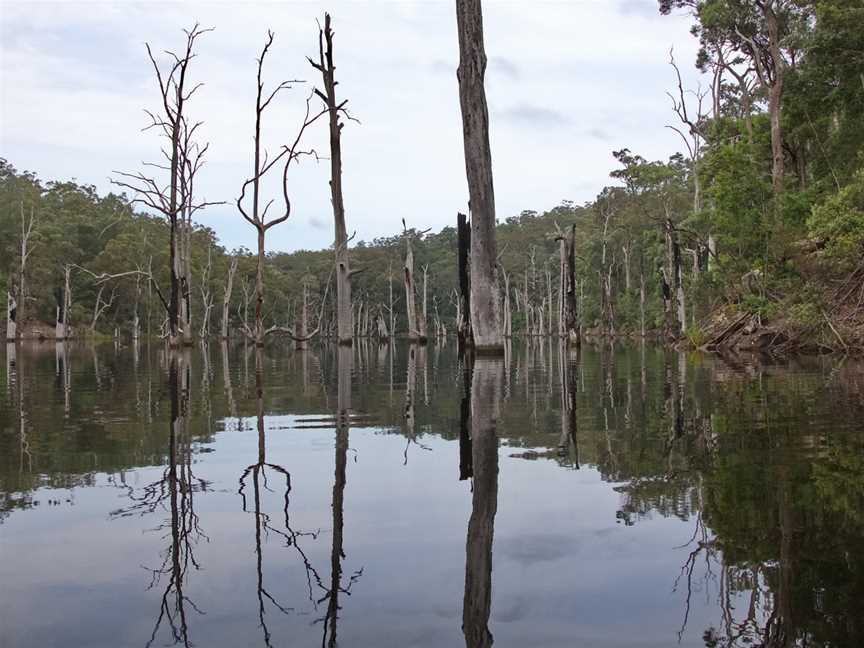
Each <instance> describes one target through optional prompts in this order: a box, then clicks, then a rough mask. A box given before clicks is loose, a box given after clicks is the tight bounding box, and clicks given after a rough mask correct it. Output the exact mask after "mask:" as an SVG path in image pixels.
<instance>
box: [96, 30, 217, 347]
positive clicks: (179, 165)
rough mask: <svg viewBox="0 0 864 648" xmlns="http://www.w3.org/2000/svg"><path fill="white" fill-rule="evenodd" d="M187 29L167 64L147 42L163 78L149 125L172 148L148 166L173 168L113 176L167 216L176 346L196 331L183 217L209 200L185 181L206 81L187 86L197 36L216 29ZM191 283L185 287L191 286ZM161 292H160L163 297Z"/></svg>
mask: <svg viewBox="0 0 864 648" xmlns="http://www.w3.org/2000/svg"><path fill="white" fill-rule="evenodd" d="M183 31H184V33H185V34H186V49H185V51H184V52H183V53H182V56H178V55H177V54H175V53H174V52H166V54H167V55H168V57H169V58H170V64H169V66H168V67H167V69H166V67H165V66H162V67H160V65H159V64H158V63H157V62H156V59H155V58H154V56H153V52H152V51H151V49H150V45H149V44H146V47H147V55H148V56H149V58H150V62H151V63H152V64H153V69H154V70H155V72H156V80H157V82H158V83H159V92H160V95H161V99H162V103H161V107H160V110H159V111H158V112H157V113H153V112H150V111H149V110H148V111H146V112H147V115H148V116H149V117H150V120H151V123H150V125H149V126H147V127H146V128H145V130H149V129H151V128H155V129H157V131H159V132H160V134H161V136H162V137H164V138H165V139H166V140H167V141H168V143H169V144H168V147H167V150H166V149H165V148H163V149H162V155H163V157H164V158H165V160H166V162H167V164H161V163H145V166H148V167H153V168H156V169H159V170H162V171H165V172H167V173H168V181H167V184H165V185H163V184H161V183H160V182H159V181H158V180H157V179H156V178H154V177H152V176H147V175H144V173H142V172H140V171H139V172H136V173H124V172H115V173H117V175H119V176H120V177H121V178H122V180H112V181H111V182H112V183H113V184H115V185H117V186H119V187H123V188H125V189H129V190H131V191H132V192H134V194H135V198H134V199H133V200H132V202H133V203H136V202H137V203H140V204H143V205H145V206H146V207H149V208H150V209H152V210H154V211H156V212H159V213H161V214H163V215H164V216H165V218H166V219H167V220H168V226H169V230H170V235H169V241H170V243H169V246H170V277H171V283H170V287H169V293H168V299H167V300H165V299H162V303H163V306H165V309H166V311H167V315H168V331H167V336H168V343H169V344H170V345H171V346H179V345H180V343H181V336H184V341H191V331H189V330H188V329H189V325H188V324H187V323H186V322H185V321H183V318H182V312H183V311H185V310H186V309H185V308H181V304H180V302H181V300H182V299H185V298H186V296H185V295H184V294H183V287H182V285H181V283H182V281H183V278H184V277H185V272H184V265H183V246H182V242H183V238H182V237H183V234H182V233H181V231H180V230H181V228H183V223H184V222H185V221H182V222H181V218H185V216H183V214H186V213H188V214H189V217H190V218H191V214H192V213H194V212H196V211H198V210H199V209H203V208H204V207H206V206H207V205H209V204H213V203H207V202H206V201H204V202H201V203H197V204H196V203H193V198H192V193H191V191H189V186H190V185H187V184H186V183H184V179H185V178H187V177H188V170H189V163H190V160H189V158H188V155H189V154H190V153H192V146H191V141H192V136H193V135H194V133H195V131H196V130H197V128H198V127H199V126H200V125H201V123H200V122H198V123H195V124H194V125H192V126H189V125H188V124H189V122H188V121H187V118H186V114H185V110H186V104H187V103H188V102H189V100H190V99H191V97H192V95H194V94H195V92H196V91H197V90H198V89H199V88H200V87H201V86H202V85H203V84H201V83H198V84H196V85H194V86H192V88H191V89H188V88H187V83H188V78H187V73H188V69H189V63H191V61H192V59H193V58H194V57H195V54H194V53H193V50H194V47H195V41H196V40H197V39H198V37H199V36H201V35H203V34H205V33H207V32H209V31H212V29H202V28H201V27H199V26H198V25H197V24H196V25H195V26H194V27H193V28H192V29H191V30H183ZM206 149H207V147H206V146H204V147H201V148H200V149H196V161H195V162H194V166H195V168H196V170H197V168H200V164H201V156H203V154H204V152H205V151H206ZM188 289H189V287H188V286H187V287H186V290H188ZM161 297H162V296H161V294H160V298H161Z"/></svg>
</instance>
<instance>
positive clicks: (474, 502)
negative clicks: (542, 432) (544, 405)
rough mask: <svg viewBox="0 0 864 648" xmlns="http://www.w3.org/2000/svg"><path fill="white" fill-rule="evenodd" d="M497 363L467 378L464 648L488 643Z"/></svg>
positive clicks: (482, 361) (483, 362)
mask: <svg viewBox="0 0 864 648" xmlns="http://www.w3.org/2000/svg"><path fill="white" fill-rule="evenodd" d="M502 371H503V362H502V361H501V360H499V359H491V358H484V357H482V356H481V357H478V358H477V359H476V360H475V361H474V366H473V371H472V378H471V464H472V472H473V475H474V481H473V494H472V499H471V518H470V520H469V521H468V537H467V540H466V546H465V597H464V599H463V606H462V632H463V633H464V635H465V645H466V646H467V648H488V647H489V646H491V645H492V642H493V639H492V633H491V632H490V631H489V615H490V612H491V607H492V540H493V535H494V530H495V513H496V512H497V509H498V433H497V425H498V417H499V409H500V401H501V378H502Z"/></svg>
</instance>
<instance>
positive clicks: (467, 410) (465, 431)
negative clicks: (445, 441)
mask: <svg viewBox="0 0 864 648" xmlns="http://www.w3.org/2000/svg"><path fill="white" fill-rule="evenodd" d="M473 359H474V356H473V355H472V354H471V353H470V352H467V351H466V352H465V353H463V354H462V359H461V362H460V366H461V369H462V400H461V401H460V403H459V480H460V481H462V480H465V479H469V478H471V477H473V476H474V471H473V465H472V463H473V460H472V456H471V371H472V369H473V365H474V363H473ZM505 367H506V360H505ZM505 371H506V368H505Z"/></svg>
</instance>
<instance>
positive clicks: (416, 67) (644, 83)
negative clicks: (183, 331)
mask: <svg viewBox="0 0 864 648" xmlns="http://www.w3.org/2000/svg"><path fill="white" fill-rule="evenodd" d="M325 9H326V10H327V11H329V12H330V13H331V15H332V20H333V28H334V32H335V42H334V59H335V64H336V76H337V79H338V81H339V85H338V86H337V93H338V95H339V98H340V100H341V99H347V100H348V104H347V107H348V108H349V110H350V112H351V114H352V115H353V116H354V117H355V118H356V119H357V120H359V122H360V123H355V122H353V121H351V122H348V123H346V125H345V128H344V129H343V131H342V149H343V182H344V196H345V207H346V218H347V222H348V229H349V232H356V238H355V240H356V241H360V240H365V241H371V240H372V239H374V238H376V237H379V236H389V235H393V234H396V233H398V232H399V231H400V230H401V227H402V225H401V220H402V219H403V218H404V219H405V220H406V222H407V223H408V226H409V227H417V228H418V229H426V228H432V229H433V231H438V230H440V229H441V228H442V227H445V226H447V225H453V224H454V223H455V216H456V212H457V211H466V210H467V202H468V188H467V183H466V180H465V166H464V156H463V148H462V126H461V116H460V112H459V98H458V83H457V80H456V66H457V64H458V56H459V50H458V41H457V35H456V17H455V2H454V1H453V0H447V1H438V0H422V1H419V0H415V1H413V2H408V1H389V2H384V1H381V0H368V1H359V0H354V1H348V0H332V1H331V2H328V3H322V2H292V1H285V0H281V1H280V2H255V3H252V2H240V1H237V0H235V1H233V2H205V3H193V2H188V3H163V2H141V3H139V2H124V1H119V0H115V1H114V2H60V3H47V2H36V1H30V2H23V1H18V2H11V1H9V0H0V95H2V96H0V157H4V158H6V159H7V160H8V161H9V162H11V163H12V164H13V165H14V166H15V167H16V168H18V169H19V170H24V169H26V170H30V171H34V172H36V173H37V175H38V176H39V177H40V178H42V179H43V180H46V181H47V180H70V179H74V180H75V181H77V182H79V183H81V184H92V185H95V186H96V188H97V189H98V191H99V192H100V193H107V192H109V191H112V190H114V191H118V189H117V188H116V187H113V186H112V185H111V183H110V179H111V178H112V177H113V178H117V175H116V173H115V172H116V171H137V170H141V169H142V168H143V167H142V166H141V163H142V162H144V161H157V160H158V155H159V146H160V142H159V138H158V136H157V135H156V134H155V133H154V132H153V131H142V128H143V127H144V126H146V125H147V123H148V121H147V117H146V115H145V113H144V109H145V108H147V109H156V108H158V107H159V98H160V97H159V93H158V87H157V85H156V81H155V77H154V74H153V70H152V67H151V65H150V62H149V61H148V59H147V54H146V49H145V45H144V44H145V42H148V43H150V44H151V47H152V48H153V50H154V52H162V51H163V50H178V51H179V50H180V49H181V47H182V46H183V45H184V42H185V41H184V35H183V33H182V29H183V28H184V27H186V28H188V27H191V26H192V25H193V24H195V23H196V22H198V23H200V24H201V26H203V27H213V28H214V31H213V32H211V33H208V34H206V35H204V36H202V37H201V39H200V40H199V41H198V47H197V53H198V56H197V57H196V58H195V59H194V61H193V62H192V64H191V66H190V75H191V77H192V79H191V80H192V81H193V82H195V83H198V82H202V83H204V85H203V87H202V88H201V89H200V90H199V91H198V92H197V93H196V94H195V96H194V98H193V99H192V101H191V102H190V104H189V106H188V111H189V115H190V118H191V119H193V120H196V121H203V122H204V124H203V126H202V127H201V129H200V131H199V133H200V139H201V140H202V141H206V142H209V145H210V148H209V150H208V153H207V158H206V165H205V166H204V168H203V169H202V170H201V172H200V175H199V178H198V182H197V185H198V191H197V193H198V195H199V197H200V198H201V199H206V200H207V201H226V203H227V204H225V205H217V206H213V207H210V208H208V209H207V210H206V211H203V212H201V213H200V216H199V218H198V221H199V222H200V223H202V224H204V225H207V226H208V227H211V228H212V229H213V230H215V231H216V233H217V234H218V236H219V238H220V240H221V242H222V243H223V245H225V246H226V247H228V248H234V247H237V246H241V245H244V246H246V247H249V248H252V247H253V246H254V241H255V237H254V230H253V229H252V228H251V226H250V225H249V224H248V223H246V222H245V221H244V220H243V219H242V217H241V216H240V214H239V212H238V211H237V208H236V206H235V205H234V201H235V199H236V197H237V196H238V195H239V192H240V187H241V185H242V183H243V181H244V180H245V179H246V178H248V177H249V176H250V174H251V168H252V153H253V147H252V133H253V124H254V117H255V113H254V102H255V72H256V62H255V59H256V57H257V56H258V54H259V52H260V50H261V48H262V46H263V44H264V40H265V38H266V34H267V30H268V29H272V30H273V31H274V32H275V34H276V36H275V40H274V43H273V46H272V48H271V53H270V54H268V57H267V59H266V61H265V69H264V79H265V85H266V87H273V86H274V85H275V84H278V83H279V82H280V81H282V80H287V79H297V80H300V81H304V83H296V84H294V85H293V87H292V89H291V90H289V91H287V92H285V93H282V94H280V95H279V97H278V98H277V99H276V100H275V101H274V103H273V104H271V107H270V108H268V110H267V112H266V113H265V115H264V118H263V126H262V129H263V131H262V142H263V144H264V146H265V147H266V148H267V149H268V150H269V151H278V149H279V147H280V146H281V145H283V144H285V143H286V142H288V141H291V140H293V138H294V136H295V135H296V131H297V127H298V126H299V123H300V120H301V119H302V115H303V111H304V109H305V102H306V97H307V95H308V93H309V92H310V90H311V89H312V88H313V87H315V85H316V84H317V85H318V86H319V87H320V77H319V76H318V73H317V72H316V71H315V70H313V69H312V68H311V66H310V65H309V63H308V62H307V61H306V58H305V57H306V56H307V55H312V56H314V55H315V54H316V52H317V37H318V31H317V30H318V27H317V24H316V18H318V19H321V18H322V17H323V13H324V11H325ZM483 11H484V31H485V44H486V54H487V57H488V60H489V64H488V68H487V72H486V92H487V99H488V104H489V111H490V131H491V136H490V137H491V147H492V164H493V175H494V183H495V199H496V211H497V217H498V218H499V220H503V219H505V218H507V217H509V216H513V215H516V214H518V213H520V212H521V211H522V210H525V209H531V210H536V211H541V212H542V211H543V210H546V209H550V208H552V207H554V206H555V205H558V204H560V203H561V202H562V201H563V200H572V201H575V202H576V203H583V202H586V201H589V200H592V199H593V198H594V197H595V196H596V195H597V194H598V193H599V192H600V190H601V189H602V188H603V187H604V186H605V185H608V184H612V183H613V181H612V180H611V179H610V178H609V172H610V171H611V170H612V169H614V168H615V160H614V159H613V157H612V151H613V150H617V149H620V148H624V147H627V148H629V149H631V150H632V151H634V152H637V153H639V154H641V155H642V156H644V157H646V158H649V159H665V158H667V157H668V156H669V155H671V154H673V153H675V152H676V151H679V150H681V148H682V145H681V142H680V139H679V138H678V135H676V134H675V133H674V132H673V131H671V130H669V129H668V128H665V127H664V126H665V124H670V123H674V121H673V120H674V114H673V113H672V110H671V102H670V99H669V97H668V96H667V95H666V92H667V91H671V90H673V89H674V88H675V85H674V84H675V78H674V72H673V70H672V68H671V67H670V66H669V50H670V47H674V51H675V57H676V59H677V60H678V62H679V63H680V67H681V70H682V73H683V74H684V78H685V84H686V85H687V86H688V87H694V88H695V87H696V84H697V83H698V82H699V75H698V73H697V71H696V70H695V69H694V68H693V61H694V60H695V56H696V49H697V43H696V40H695V39H694V38H693V37H692V36H691V35H690V33H689V27H690V22H691V20H690V18H689V17H688V16H685V15H678V16H661V15H660V14H659V12H658V11H657V3H656V1H655V0H570V1H557V2H544V1H542V0H518V1H512V0H511V1H510V2H495V1H492V0H485V1H484V2H483ZM158 60H160V61H165V56H164V55H161V56H159V59H158ZM703 83H704V81H703ZM304 142H306V143H307V145H308V146H309V147H312V148H315V149H316V150H317V151H318V152H319V153H320V154H321V155H322V156H325V155H327V151H328V134H327V126H326V122H325V121H323V120H322V121H320V122H319V123H318V124H316V125H315V126H314V127H313V128H312V130H310V131H307V137H306V138H305V139H304ZM276 175H280V174H274V178H273V182H268V183H265V187H264V195H265V198H267V199H269V197H273V198H276V199H277V203H276V204H277V205H279V204H280V203H279V199H280V197H281V187H280V186H279V182H278V180H279V179H277V178H276V177H275V176H276ZM328 180H329V163H328V162H327V161H326V160H322V161H319V162H315V161H314V160H312V159H306V160H304V161H303V163H302V165H301V166H298V167H296V168H294V169H293V170H292V171H291V172H290V175H289V191H290V195H291V197H292V212H291V217H290V219H289V220H288V221H287V222H285V223H284V224H282V225H279V226H277V227H275V228H273V229H271V230H269V232H268V249H270V250H282V251H293V250H297V249H320V248H324V247H327V246H329V245H331V244H332V239H333V219H332V212H331V206H330V192H329V186H328ZM273 209H276V207H275V206H274V208H273Z"/></svg>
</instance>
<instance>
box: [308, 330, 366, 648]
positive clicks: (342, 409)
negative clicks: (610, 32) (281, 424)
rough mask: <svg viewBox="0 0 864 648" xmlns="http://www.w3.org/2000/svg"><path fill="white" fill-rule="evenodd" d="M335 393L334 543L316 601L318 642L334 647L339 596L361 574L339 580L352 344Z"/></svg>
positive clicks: (342, 353)
mask: <svg viewBox="0 0 864 648" xmlns="http://www.w3.org/2000/svg"><path fill="white" fill-rule="evenodd" d="M338 354H339V355H338V364H337V374H338V393H337V397H336V408H337V412H336V452H335V464H336V465H335V471H334V478H333V499H332V509H333V544H332V548H331V551H330V585H329V587H327V588H325V594H324V596H322V597H321V598H320V599H319V600H318V603H324V602H325V601H326V603H327V612H326V613H325V615H324V617H323V618H322V619H319V620H318V621H319V622H320V621H323V625H324V634H323V636H322V639H321V645H322V646H326V647H327V648H335V647H336V646H337V645H338V644H337V641H336V635H337V624H338V620H339V610H341V607H340V605H339V595H340V594H345V595H346V596H350V595H351V588H352V587H353V586H354V583H356V582H357V580H358V579H359V578H360V576H362V575H363V569H362V567H361V568H360V569H359V570H357V571H355V572H354V573H353V574H352V575H351V576H349V577H348V582H347V583H345V584H343V582H342V571H343V570H342V561H343V560H344V559H345V549H344V529H345V519H344V512H345V485H346V484H347V475H346V468H347V466H348V437H349V432H350V429H351V428H350V425H351V374H352V369H353V367H352V360H353V358H352V355H351V347H346V346H341V345H340V346H339V348H338Z"/></svg>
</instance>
